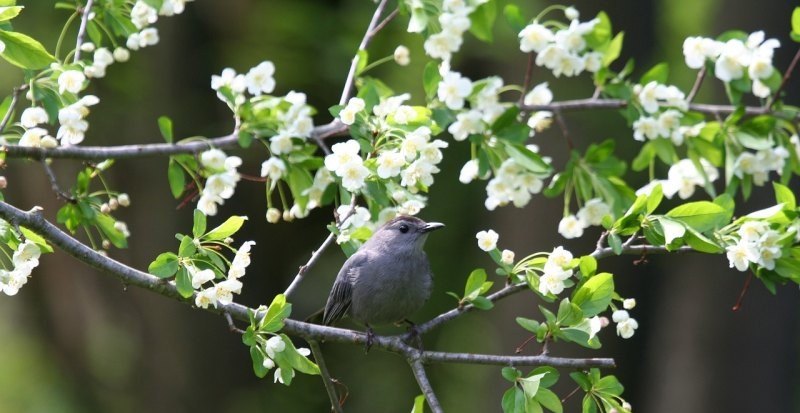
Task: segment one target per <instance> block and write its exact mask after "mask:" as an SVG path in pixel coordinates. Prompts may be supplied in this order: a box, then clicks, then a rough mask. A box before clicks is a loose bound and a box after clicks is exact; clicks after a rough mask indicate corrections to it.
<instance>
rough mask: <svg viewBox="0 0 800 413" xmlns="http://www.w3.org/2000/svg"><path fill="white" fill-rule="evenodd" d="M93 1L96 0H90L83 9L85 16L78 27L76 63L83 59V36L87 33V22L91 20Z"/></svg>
mask: <svg viewBox="0 0 800 413" xmlns="http://www.w3.org/2000/svg"><path fill="white" fill-rule="evenodd" d="M92 3H94V0H88V1H87V2H86V6H84V7H83V10H82V11H81V13H82V14H83V16H82V17H81V25H80V27H78V37H77V41H76V45H75V59H74V62H76V63H77V62H78V61H79V60H81V45H82V44H83V36H85V35H86V23H88V22H89V14H91V12H92Z"/></svg>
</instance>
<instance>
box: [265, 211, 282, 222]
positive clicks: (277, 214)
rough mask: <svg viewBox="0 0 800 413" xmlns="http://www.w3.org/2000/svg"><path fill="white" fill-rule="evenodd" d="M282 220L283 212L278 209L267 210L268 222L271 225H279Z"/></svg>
mask: <svg viewBox="0 0 800 413" xmlns="http://www.w3.org/2000/svg"><path fill="white" fill-rule="evenodd" d="M280 220H281V211H280V210H279V209H278V208H270V209H268V210H267V222H269V223H270V224H277V223H278V221H280Z"/></svg>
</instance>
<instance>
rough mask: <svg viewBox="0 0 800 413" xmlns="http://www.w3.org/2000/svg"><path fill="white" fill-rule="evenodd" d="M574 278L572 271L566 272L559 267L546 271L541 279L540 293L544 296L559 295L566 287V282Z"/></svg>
mask: <svg viewBox="0 0 800 413" xmlns="http://www.w3.org/2000/svg"><path fill="white" fill-rule="evenodd" d="M571 276H572V270H564V269H562V268H558V267H552V268H549V269H545V271H544V274H542V276H541V277H539V293H541V294H542V295H547V294H553V295H559V294H561V292H562V291H564V288H566V285H565V284H564V281H566V280H567V279H568V278H569V277H571Z"/></svg>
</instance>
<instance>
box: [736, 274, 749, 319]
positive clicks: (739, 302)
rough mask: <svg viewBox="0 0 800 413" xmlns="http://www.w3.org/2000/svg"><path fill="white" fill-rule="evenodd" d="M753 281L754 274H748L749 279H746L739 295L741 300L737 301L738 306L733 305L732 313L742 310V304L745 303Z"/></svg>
mask: <svg viewBox="0 0 800 413" xmlns="http://www.w3.org/2000/svg"><path fill="white" fill-rule="evenodd" d="M752 280H753V273H752V272H749V273H747V278H745V279H744V285H743V286H742V291H741V292H740V293H739V298H738V299H737V300H736V304H734V305H733V308H731V311H734V312H735V311H739V309H741V308H742V302H743V301H744V296H745V294H747V290H748V288H750V281H752Z"/></svg>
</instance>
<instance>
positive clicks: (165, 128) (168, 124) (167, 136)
mask: <svg viewBox="0 0 800 413" xmlns="http://www.w3.org/2000/svg"><path fill="white" fill-rule="evenodd" d="M158 130H160V131H161V136H163V137H164V140H165V141H166V142H167V143H172V140H173V136H172V119H170V118H168V117H166V116H161V117H160V118H158Z"/></svg>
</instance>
